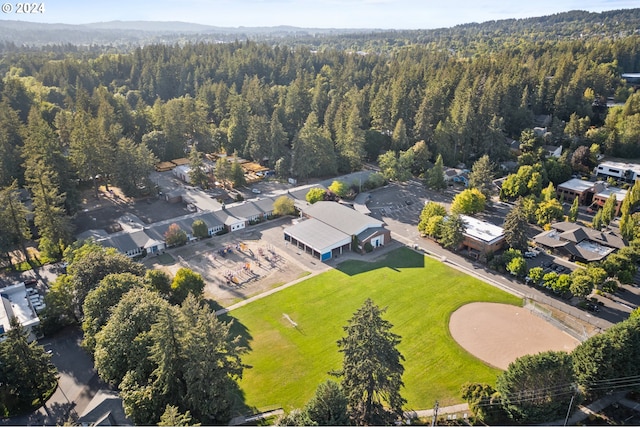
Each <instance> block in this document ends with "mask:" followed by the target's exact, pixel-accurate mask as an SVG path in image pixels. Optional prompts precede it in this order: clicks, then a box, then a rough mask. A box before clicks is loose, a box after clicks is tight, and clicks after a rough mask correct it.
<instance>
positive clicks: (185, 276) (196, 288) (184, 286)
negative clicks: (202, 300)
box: [171, 268, 204, 304]
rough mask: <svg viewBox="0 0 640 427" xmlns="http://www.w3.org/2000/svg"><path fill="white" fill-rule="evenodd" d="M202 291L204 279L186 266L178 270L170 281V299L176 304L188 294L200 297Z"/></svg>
mask: <svg viewBox="0 0 640 427" xmlns="http://www.w3.org/2000/svg"><path fill="white" fill-rule="evenodd" d="M203 291H204V280H203V279H202V276H201V275H200V274H198V273H195V272H194V271H193V270H190V269H188V268H181V269H180V270H178V271H177V273H176V275H175V277H174V278H173V281H172V282H171V294H172V298H171V299H172V301H174V302H176V303H178V304H180V303H182V301H184V299H185V298H186V297H187V295H189V294H192V295H195V296H196V297H201V296H202V292H203Z"/></svg>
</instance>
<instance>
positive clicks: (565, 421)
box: [563, 385, 578, 426]
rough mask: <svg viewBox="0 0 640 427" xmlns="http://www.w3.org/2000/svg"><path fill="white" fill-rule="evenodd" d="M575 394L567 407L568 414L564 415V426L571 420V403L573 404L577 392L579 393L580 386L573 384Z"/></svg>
mask: <svg viewBox="0 0 640 427" xmlns="http://www.w3.org/2000/svg"><path fill="white" fill-rule="evenodd" d="M573 389H574V391H573V394H572V395H571V400H570V401H569V408H568V409H567V416H566V417H564V424H563V426H566V425H567V422H568V421H569V415H571V405H573V399H575V398H576V394H577V393H578V387H577V386H575V385H574V386H573Z"/></svg>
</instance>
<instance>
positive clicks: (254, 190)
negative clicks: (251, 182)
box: [251, 188, 260, 194]
mask: <svg viewBox="0 0 640 427" xmlns="http://www.w3.org/2000/svg"><path fill="white" fill-rule="evenodd" d="M251 192H252V193H253V194H260V190H258V189H257V188H252V189H251Z"/></svg>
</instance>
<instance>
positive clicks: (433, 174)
mask: <svg viewBox="0 0 640 427" xmlns="http://www.w3.org/2000/svg"><path fill="white" fill-rule="evenodd" d="M425 185H426V186H427V187H428V188H430V189H432V190H438V191H442V190H444V189H445V188H447V182H446V181H445V179H444V163H443V161H442V155H440V154H438V157H437V158H436V163H435V164H434V165H433V167H432V168H431V169H429V170H428V171H427V179H426V181H425Z"/></svg>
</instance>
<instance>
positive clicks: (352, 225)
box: [304, 202, 384, 236]
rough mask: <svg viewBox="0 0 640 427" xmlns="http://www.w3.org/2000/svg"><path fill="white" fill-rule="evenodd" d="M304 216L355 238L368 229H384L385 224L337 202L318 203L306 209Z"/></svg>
mask: <svg viewBox="0 0 640 427" xmlns="http://www.w3.org/2000/svg"><path fill="white" fill-rule="evenodd" d="M304 214H305V215H308V216H310V217H312V218H315V219H318V220H320V221H322V222H324V223H325V224H328V225H330V226H331V227H333V228H336V229H338V230H340V231H341V232H343V233H345V234H348V235H349V236H354V235H358V234H360V233H362V232H363V231H364V230H366V229H367V228H377V227H382V226H383V225H384V223H383V222H382V221H379V220H377V219H375V218H372V217H370V216H367V215H365V214H362V213H360V212H358V211H356V210H354V209H351V208H348V207H346V206H343V205H341V204H340V203H337V202H316V203H314V204H313V205H311V206H309V207H307V208H305V209H304Z"/></svg>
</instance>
